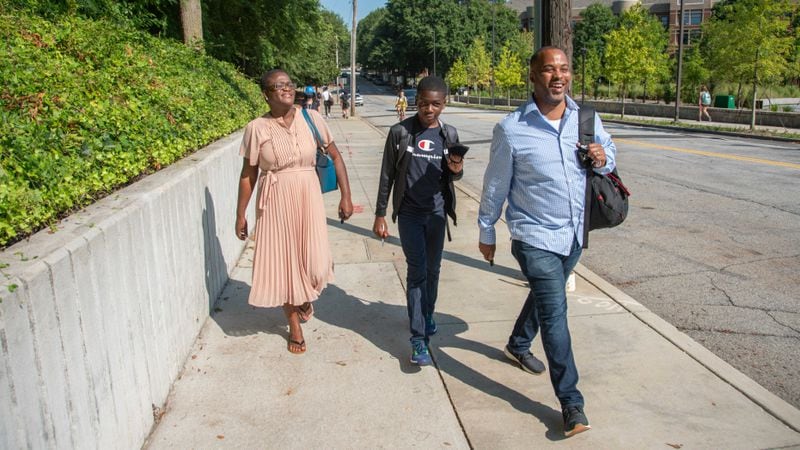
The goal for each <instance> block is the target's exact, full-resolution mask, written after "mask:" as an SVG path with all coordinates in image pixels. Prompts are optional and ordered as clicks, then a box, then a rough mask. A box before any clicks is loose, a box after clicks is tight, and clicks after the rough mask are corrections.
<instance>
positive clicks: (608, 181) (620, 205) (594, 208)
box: [578, 106, 631, 248]
mask: <svg viewBox="0 0 800 450" xmlns="http://www.w3.org/2000/svg"><path fill="white" fill-rule="evenodd" d="M594 116H595V110H594V108H592V107H591V106H581V109H580V110H579V111H578V119H579V121H580V125H579V130H578V133H579V134H578V139H579V141H580V143H581V145H588V144H590V143H591V142H594ZM586 164H587V167H586V203H585V206H584V216H583V248H588V247H589V231H591V230H597V229H599V228H612V227H615V226H617V225H619V224H621V223H622V222H623V221H624V220H625V217H627V216H628V197H629V196H630V195H631V193H630V191H629V190H628V188H626V187H625V185H624V184H622V180H621V179H620V177H619V173H618V172H617V168H616V167H614V170H613V171H611V173H609V174H608V175H600V174H598V173H597V172H595V171H594V170H592V166H591V164H592V162H591V160H588V161H587V163H586Z"/></svg>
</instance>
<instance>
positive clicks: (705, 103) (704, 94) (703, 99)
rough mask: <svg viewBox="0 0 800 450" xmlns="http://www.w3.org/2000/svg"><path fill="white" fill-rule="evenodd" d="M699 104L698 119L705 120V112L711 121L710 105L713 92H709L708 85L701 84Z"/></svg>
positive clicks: (699, 120)
mask: <svg viewBox="0 0 800 450" xmlns="http://www.w3.org/2000/svg"><path fill="white" fill-rule="evenodd" d="M697 106H698V108H699V111H698V112H697V121H698V122H702V121H703V115H704V114H705V116H706V117H708V121H709V122H711V115H710V114H708V107H709V106H711V93H710V92H708V88H707V87H706V85H702V86H700V95H699V96H698V97H697Z"/></svg>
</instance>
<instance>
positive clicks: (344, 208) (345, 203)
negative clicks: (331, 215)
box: [339, 195, 353, 222]
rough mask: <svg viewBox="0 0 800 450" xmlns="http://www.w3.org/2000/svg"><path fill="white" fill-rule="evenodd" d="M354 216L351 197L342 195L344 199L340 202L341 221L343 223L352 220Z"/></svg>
mask: <svg viewBox="0 0 800 450" xmlns="http://www.w3.org/2000/svg"><path fill="white" fill-rule="evenodd" d="M352 215H353V201H352V200H350V196H349V195H347V196H345V195H342V199H341V200H339V219H341V220H342V221H343V222H344V221H345V220H347V219H349V218H350V216H352Z"/></svg>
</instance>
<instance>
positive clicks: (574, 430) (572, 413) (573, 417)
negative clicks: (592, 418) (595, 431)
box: [561, 406, 592, 437]
mask: <svg viewBox="0 0 800 450" xmlns="http://www.w3.org/2000/svg"><path fill="white" fill-rule="evenodd" d="M561 415H562V416H564V436H566V437H570V436H574V435H576V434H578V433H581V432H583V431H586V430H588V429H590V428H592V427H591V426H590V425H589V419H587V418H586V414H584V413H583V406H567V407H566V408H564V409H563V410H562V411H561Z"/></svg>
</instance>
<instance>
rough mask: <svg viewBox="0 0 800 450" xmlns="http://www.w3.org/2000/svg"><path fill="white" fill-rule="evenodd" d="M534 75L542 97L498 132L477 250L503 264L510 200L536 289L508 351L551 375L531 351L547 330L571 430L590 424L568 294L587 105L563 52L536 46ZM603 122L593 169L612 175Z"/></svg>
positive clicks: (577, 244)
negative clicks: (501, 229) (500, 251)
mask: <svg viewBox="0 0 800 450" xmlns="http://www.w3.org/2000/svg"><path fill="white" fill-rule="evenodd" d="M530 79H531V81H532V82H533V99H532V100H529V101H528V102H527V103H525V104H523V105H521V106H520V107H519V108H517V110H516V111H514V112H513V113H511V114H509V115H508V116H507V117H506V118H504V119H503V120H502V121H501V122H500V123H499V124H497V125H496V126H495V128H494V135H493V137H492V144H491V150H490V156H489V164H488V165H487V167H486V174H485V175H484V178H483V180H484V181H483V194H482V196H481V205H480V210H479V212H478V226H479V228H480V241H479V243H478V247H479V250H480V252H481V253H482V254H483V257H484V258H485V259H486V260H487V261H493V260H494V255H495V250H496V242H495V240H496V236H495V228H494V226H495V223H496V222H497V220H498V219H499V218H500V214H501V211H502V209H503V204H504V203H505V201H506V199H507V200H508V208H507V209H506V222H507V223H508V228H509V230H510V231H511V239H512V242H511V253H512V255H514V257H515V258H516V259H517V261H518V263H519V265H520V268H521V269H522V273H523V275H524V276H525V278H527V280H528V283H529V286H530V292H529V294H528V298H527V299H526V300H525V304H524V305H523V307H522V311H521V312H520V314H519V317H517V321H516V323H515V325H514V328H513V330H512V332H511V335H510V337H509V338H508V345H506V347H505V352H504V353H505V354H506V356H507V357H509V358H510V359H511V360H512V361H513V362H514V363H515V364H517V365H519V367H520V368H522V369H523V370H525V371H526V372H530V373H533V374H541V373H543V372H544V371H545V366H544V364H543V363H542V362H541V361H540V360H539V359H537V358H536V357H535V356H533V354H532V353H531V351H530V348H531V342H532V341H533V339H534V338H535V337H536V335H537V333H538V332H539V330H541V336H542V344H543V346H544V352H545V356H546V357H547V363H548V366H549V367H550V381H551V383H552V385H553V389H554V390H555V394H556V396H557V397H558V400H559V402H560V403H561V408H562V414H563V418H564V433H565V435H566V436H572V435H574V434H576V433H580V432H581V431H585V430H588V429H589V428H590V427H589V421H588V419H587V418H586V415H585V414H584V411H583V407H584V399H583V396H582V395H581V393H580V391H579V390H578V388H577V384H578V369H577V367H576V365H575V360H574V357H573V354H572V344H571V339H570V334H569V328H568V326H567V295H566V292H565V282H566V279H567V276H569V274H570V272H571V271H572V269H573V267H574V266H575V264H577V262H578V259H579V258H580V256H581V246H582V244H583V226H584V224H583V217H584V214H583V210H584V202H585V186H586V169H585V166H584V165H583V164H582V162H581V160H580V157H579V154H578V149H579V147H578V123H579V121H578V109H579V108H578V105H577V104H576V103H575V102H574V101H573V100H572V99H571V98H569V97H568V96H567V95H566V93H567V90H568V89H569V86H570V81H571V80H572V73H571V71H570V66H569V60H568V59H567V56H566V54H564V52H563V51H562V50H560V49H558V48H556V47H543V48H541V49H539V50H537V51H536V53H534V55H533V57H532V58H531V66H530ZM595 120H596V125H595V142H594V143H592V144H589V145H588V149H587V150H588V156H589V157H590V158H591V159H592V161H593V166H594V168H595V169H594V170H595V171H596V172H599V173H603V174H605V173H608V172H610V171H611V170H612V169H613V168H614V154H615V150H616V147H615V146H614V143H613V142H612V141H611V136H610V135H609V134H608V133H607V132H606V131H605V130H604V129H603V126H602V124H601V122H600V119H599V117H597V116H596V117H595Z"/></svg>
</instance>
